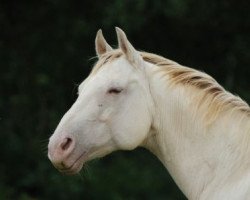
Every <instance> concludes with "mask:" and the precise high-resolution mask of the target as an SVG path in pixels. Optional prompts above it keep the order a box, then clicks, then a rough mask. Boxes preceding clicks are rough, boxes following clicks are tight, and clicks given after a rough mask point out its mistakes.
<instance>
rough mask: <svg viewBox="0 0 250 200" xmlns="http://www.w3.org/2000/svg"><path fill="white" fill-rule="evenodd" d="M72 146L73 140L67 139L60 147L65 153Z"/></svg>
mask: <svg viewBox="0 0 250 200" xmlns="http://www.w3.org/2000/svg"><path fill="white" fill-rule="evenodd" d="M71 144H72V139H71V138H68V137H67V138H64V139H63V142H62V143H61V144H60V147H61V149H62V150H63V151H65V150H67V149H68V148H69V147H70V145H71Z"/></svg>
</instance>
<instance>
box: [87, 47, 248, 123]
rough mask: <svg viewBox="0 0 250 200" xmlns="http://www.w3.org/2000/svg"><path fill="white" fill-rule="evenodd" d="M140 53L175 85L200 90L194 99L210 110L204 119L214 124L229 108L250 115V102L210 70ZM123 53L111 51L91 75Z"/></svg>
mask: <svg viewBox="0 0 250 200" xmlns="http://www.w3.org/2000/svg"><path fill="white" fill-rule="evenodd" d="M140 54H141V56H142V58H143V60H144V61H146V62H149V63H151V64H154V65H156V66H158V67H159V69H158V72H159V73H162V75H163V76H167V77H169V78H170V82H171V84H172V86H173V87H174V86H176V85H182V86H183V87H187V88H189V89H193V91H192V92H193V94H196V93H197V92H199V96H197V95H193V96H194V97H192V98H194V105H197V106H196V110H197V112H198V111H199V110H200V111H204V109H206V110H207V112H206V114H205V116H204V117H205V119H204V120H206V121H207V122H210V123H211V122H212V121H214V120H215V119H216V116H218V114H219V113H220V112H223V111H226V110H227V111H228V110H231V111H232V112H231V113H233V112H237V111H239V112H241V113H242V115H243V116H246V117H250V107H249V105H248V104H247V103H246V102H245V101H243V100H242V99H241V98H240V97H238V96H235V95H232V94H231V93H229V92H227V91H226V90H225V89H224V88H223V87H222V86H221V85H219V84H218V83H217V81H216V80H214V79H213V78H212V77H211V76H209V75H207V74H206V73H203V72H200V71H198V70H195V69H192V68H189V67H186V66H182V65H180V64H178V63H176V62H174V61H172V60H169V59H166V58H164V57H161V56H158V55H156V54H152V53H147V52H140ZM122 55H123V54H122V51H121V50H119V49H117V50H113V51H108V52H107V53H105V54H104V55H102V57H101V58H100V59H99V60H98V62H97V63H96V65H95V66H94V68H93V70H92V73H91V74H95V73H96V72H97V71H98V70H99V69H100V68H101V67H102V66H103V65H104V64H105V63H108V62H112V61H114V60H115V59H117V58H119V57H121V56H122ZM195 90H196V91H195ZM191 95H192V94H191Z"/></svg>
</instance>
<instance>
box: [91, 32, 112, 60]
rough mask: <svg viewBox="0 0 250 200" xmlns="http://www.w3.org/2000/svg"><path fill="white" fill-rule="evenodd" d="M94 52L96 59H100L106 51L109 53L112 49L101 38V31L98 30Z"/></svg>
mask: <svg viewBox="0 0 250 200" xmlns="http://www.w3.org/2000/svg"><path fill="white" fill-rule="evenodd" d="M95 50H96V54H97V56H98V57H101V56H102V55H103V54H105V53H106V52H107V51H111V50H112V47H111V46H110V45H109V44H108V43H107V42H106V40H105V38H104V37H103V34H102V30H101V29H99V30H98V31H97V34H96V38H95Z"/></svg>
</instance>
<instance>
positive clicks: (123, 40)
mask: <svg viewBox="0 0 250 200" xmlns="http://www.w3.org/2000/svg"><path fill="white" fill-rule="evenodd" d="M115 29H116V34H117V39H118V44H119V48H120V49H121V50H122V52H123V53H124V54H125V55H126V57H127V59H128V61H130V62H131V63H135V64H136V65H138V64H140V63H141V62H142V61H143V59H142V57H141V55H140V53H139V52H138V51H136V49H135V48H134V47H133V46H132V44H131V43H130V42H129V41H128V39H127V36H126V34H125V33H124V32H123V30H121V29H120V28H118V27H116V28H115Z"/></svg>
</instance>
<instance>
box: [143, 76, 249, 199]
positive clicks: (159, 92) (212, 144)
mask: <svg viewBox="0 0 250 200" xmlns="http://www.w3.org/2000/svg"><path fill="white" fill-rule="evenodd" d="M150 81H151V92H152V96H153V98H154V101H155V107H156V109H155V116H154V124H153V128H152V131H151V133H150V136H149V137H148V139H147V141H146V142H145V146H146V148H148V149H149V150H150V151H152V152H153V153H154V154H155V155H156V156H157V157H158V158H159V159H160V160H161V161H162V163H163V164H164V165H165V167H166V168H167V169H168V170H169V172H170V174H171V175H172V176H173V178H174V180H175V181H176V183H177V185H178V186H179V187H180V188H181V189H182V191H183V192H184V193H185V194H186V195H187V197H189V198H190V199H200V198H201V195H204V196H203V198H204V197H205V196H206V195H207V196H206V197H205V198H207V197H208V196H209V195H210V194H213V193H215V191H213V190H215V189H217V190H220V191H222V190H223V187H224V186H225V184H226V183H228V184H230V181H234V183H237V181H240V180H242V178H243V177H244V176H245V177H246V175H249V174H248V173H249V169H250V166H249V167H248V160H247V159H246V158H247V157H249V156H250V154H249V149H248V146H249V145H250V142H249V140H250V135H249V134H250V132H249V130H250V123H249V122H250V120H249V118H248V121H247V123H246V121H244V120H239V116H241V115H242V113H235V114H234V115H229V114H228V115H227V113H223V114H221V115H220V116H218V117H217V119H216V120H215V121H214V122H213V123H211V124H210V125H209V126H206V125H205V123H204V120H203V119H202V117H200V118H199V115H197V114H196V115H195V114H193V112H194V108H192V106H190V101H191V100H192V99H190V98H189V97H188V96H187V92H186V89H185V88H184V86H180V87H179V88H178V89H173V90H171V89H170V90H167V89H166V88H165V87H163V85H164V84H166V81H165V80H164V78H160V77H157V75H155V76H154V78H152V80H150ZM161 81H163V82H161ZM237 114H238V115H239V116H236V115H237ZM247 132H248V134H247ZM248 155H249V156H248ZM239 184H240V183H239ZM227 194H229V193H227ZM210 197H212V196H210ZM223 198H224V196H223ZM225 198H226V197H225Z"/></svg>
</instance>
